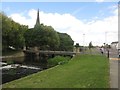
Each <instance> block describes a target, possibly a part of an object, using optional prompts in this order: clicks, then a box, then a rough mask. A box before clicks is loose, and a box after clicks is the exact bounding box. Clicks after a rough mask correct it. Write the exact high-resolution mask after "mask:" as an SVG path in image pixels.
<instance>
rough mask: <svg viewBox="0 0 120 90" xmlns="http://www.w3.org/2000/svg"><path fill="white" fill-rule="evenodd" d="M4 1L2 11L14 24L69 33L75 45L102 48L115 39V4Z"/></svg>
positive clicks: (116, 16)
mask: <svg viewBox="0 0 120 90" xmlns="http://www.w3.org/2000/svg"><path fill="white" fill-rule="evenodd" d="M102 1H104V0H96V2H19V3H18V2H4V3H2V11H4V13H5V14H6V15H7V16H9V17H11V18H12V19H13V20H14V21H16V22H18V23H20V24H24V25H28V26H29V28H32V27H34V25H35V22H36V17H37V10H38V9H39V13H40V23H43V24H45V25H51V26H52V27H53V28H54V29H55V30H56V31H59V32H62V33H68V34H69V35H70V36H71V37H72V39H73V40H74V41H75V43H79V44H80V45H88V44H89V42H91V41H92V43H93V45H103V43H105V42H106V43H109V44H110V43H111V42H113V41H117V40H118V3H117V2H102Z"/></svg>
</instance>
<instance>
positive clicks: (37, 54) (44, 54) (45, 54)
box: [23, 50, 79, 60]
mask: <svg viewBox="0 0 120 90" xmlns="http://www.w3.org/2000/svg"><path fill="white" fill-rule="evenodd" d="M23 52H24V54H25V56H26V57H27V58H29V59H30V58H32V59H34V58H35V59H36V60H41V59H43V58H47V59H48V58H53V57H54V56H57V55H59V56H70V57H73V56H74V55H76V54H79V53H76V52H71V51H42V50H37V51H35V50H24V51H23Z"/></svg>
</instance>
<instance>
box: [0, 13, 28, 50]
mask: <svg viewBox="0 0 120 90" xmlns="http://www.w3.org/2000/svg"><path fill="white" fill-rule="evenodd" d="M0 17H2V49H3V50H5V49H7V48H9V46H13V47H14V48H15V49H19V48H22V47H23V46H24V44H25V39H24V36H23V35H24V32H25V30H27V29H28V26H25V25H20V24H19V23H16V22H15V21H13V20H12V19H11V18H8V17H7V16H6V15H5V14H4V13H0Z"/></svg>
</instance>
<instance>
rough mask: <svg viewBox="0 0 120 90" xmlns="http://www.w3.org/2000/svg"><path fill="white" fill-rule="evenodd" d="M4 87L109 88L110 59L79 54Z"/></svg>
mask: <svg viewBox="0 0 120 90" xmlns="http://www.w3.org/2000/svg"><path fill="white" fill-rule="evenodd" d="M3 88H109V61H108V59H107V58H106V57H105V56H102V55H77V56H75V57H73V58H72V60H70V61H69V62H68V63H65V64H64V65H59V66H56V67H54V68H50V69H48V70H45V71H42V72H38V73H36V74H32V75H29V76H27V77H24V78H21V79H19V80H15V81H12V82H10V83H6V84H4V85H3Z"/></svg>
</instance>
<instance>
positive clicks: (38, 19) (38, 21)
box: [34, 9, 40, 28]
mask: <svg viewBox="0 0 120 90" xmlns="http://www.w3.org/2000/svg"><path fill="white" fill-rule="evenodd" d="M38 26H40V18H39V9H38V12H37V19H36V24H35V26H34V28H35V27H38Z"/></svg>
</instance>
